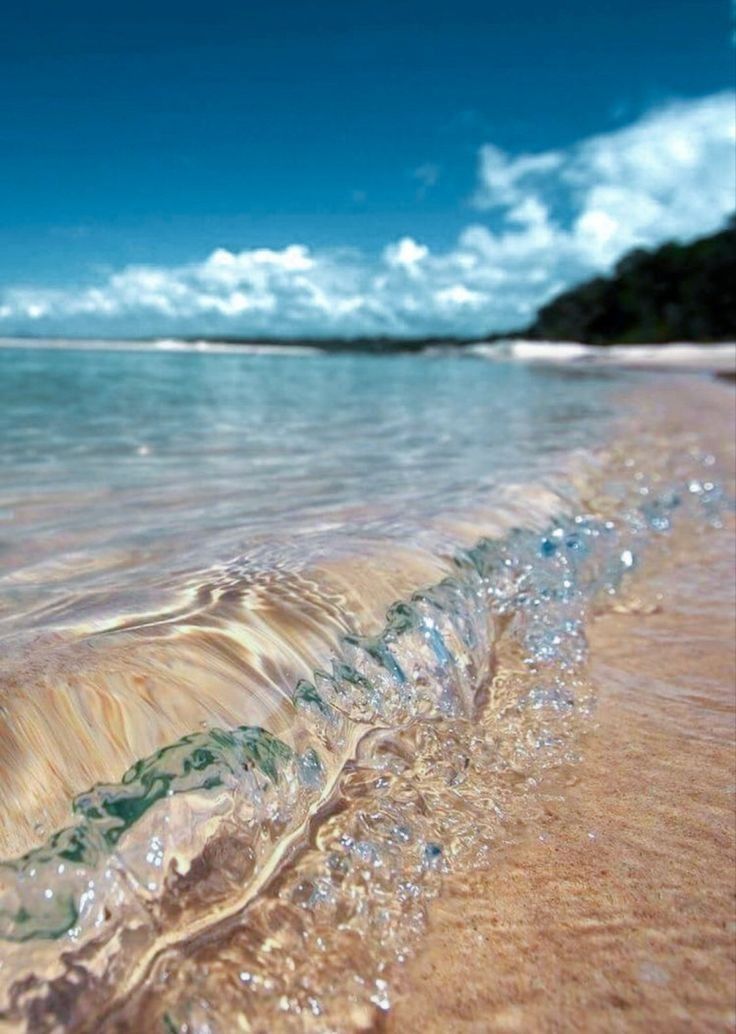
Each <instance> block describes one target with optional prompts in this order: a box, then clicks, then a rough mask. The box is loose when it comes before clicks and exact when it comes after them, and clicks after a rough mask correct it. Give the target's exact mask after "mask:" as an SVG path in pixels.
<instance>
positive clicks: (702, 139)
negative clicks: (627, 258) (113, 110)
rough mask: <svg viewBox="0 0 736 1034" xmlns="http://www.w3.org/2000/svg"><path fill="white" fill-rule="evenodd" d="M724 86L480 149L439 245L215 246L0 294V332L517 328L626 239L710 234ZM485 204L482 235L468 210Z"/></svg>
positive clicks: (727, 192)
mask: <svg viewBox="0 0 736 1034" xmlns="http://www.w3.org/2000/svg"><path fill="white" fill-rule="evenodd" d="M735 105H736V97H735V95H734V94H733V93H723V94H716V95H713V96H710V97H705V98H702V99H699V100H693V101H682V102H678V103H673V104H670V105H668V106H666V107H664V108H660V109H658V110H655V111H652V112H650V113H648V114H646V115H645V116H644V117H642V118H641V119H639V120H638V121H637V122H635V123H633V124H632V125H630V126H627V127H625V128H623V129H619V130H616V131H614V132H610V133H606V134H601V135H598V136H595V137H590V138H588V139H586V140H582V141H580V142H579V143H577V144H576V145H574V146H572V147H570V148H566V149H561V150H556V151H545V152H540V153H537V154H521V155H511V154H507V153H505V152H503V151H502V150H500V149H499V148H498V147H496V146H495V145H493V144H488V145H486V146H485V147H483V148H482V149H481V152H480V155H479V163H478V184H477V189H476V191H475V194H474V197H473V204H474V205H475V207H476V209H477V211H478V213H479V219H478V222H477V223H475V224H473V225H470V226H467V227H466V228H465V229H464V230H463V231H462V232H461V233H460V235H459V237H458V239H457V241H456V243H455V244H454V246H452V247H451V248H449V249H448V250H446V251H432V250H431V249H430V248H429V247H428V246H427V245H426V244H424V243H423V242H421V241H420V240H416V239H415V238H414V237H410V236H405V237H402V238H401V239H399V240H397V241H391V242H388V243H387V244H386V246H385V247H384V248H383V250H382V251H381V252H380V254H378V255H377V256H370V255H367V254H365V253H362V252H359V251H354V250H345V249H342V250H339V249H320V250H316V251H315V250H311V249H310V248H308V247H307V246H305V245H303V244H292V245H290V246H289V247H286V248H283V249H281V250H273V249H270V248H255V249H248V250H243V251H239V252H237V251H230V250H227V249H225V248H217V249H216V250H215V251H213V252H212V253H211V254H210V255H209V256H207V257H206V258H205V259H203V260H202V261H196V262H192V263H189V264H185V265H180V266H175V267H160V266H150V265H132V266H127V267H125V268H123V269H121V270H119V271H116V272H113V273H111V274H110V275H109V276H108V277H107V278H105V279H102V280H100V282H99V283H96V284H94V285H93V286H88V287H84V288H79V289H74V288H64V289H61V288H43V287H27V286H26V287H12V286H10V287H7V288H5V289H4V290H0V332H3V333H12V332H16V331H18V330H23V331H27V330H29V329H33V330H35V331H37V332H38V333H64V332H69V333H89V334H95V333H106V334H113V333H121V334H124V333H128V334H132V333H153V334H156V333H195V334H196V333H215V334H216V333H223V334H224V333H228V334H241V335H251V336H295V337H298V336H301V335H304V336H329V335H340V334H345V335H360V334H401V335H411V334H430V333H436V334H445V333H448V334H449V333H459V334H477V333H481V332H484V331H486V330H489V329H504V328H508V327H515V326H520V325H523V324H524V323H525V322H526V321H528V320H529V319H531V317H532V316H533V314H534V311H535V310H536V308H537V307H538V306H539V305H540V304H541V303H543V302H544V301H545V300H547V299H548V298H549V297H550V296H551V295H553V294H554V293H556V292H557V291H559V290H561V289H562V288H564V287H566V286H568V285H569V284H571V283H573V282H575V281H576V280H579V279H581V278H583V277H586V276H589V275H591V274H593V273H595V272H601V271H605V270H608V269H609V268H610V267H611V266H612V264H613V263H615V261H616V260H617V259H618V258H619V257H620V256H621V255H622V254H623V253H624V252H626V251H628V250H629V249H630V248H632V247H638V246H651V245H655V244H657V243H659V242H660V241H662V240H665V239H670V238H677V239H682V240H686V239H689V238H693V237H696V236H698V235H700V234H703V233H707V232H709V231H712V230H715V229H717V228H718V227H719V226H720V225H722V223H723V221H724V219H725V217H726V216H728V215H729V213H730V212H731V211H732V210H733V208H734V177H736V156H735V151H734V143H735V141H736V129H735V126H734V107H735ZM489 212H491V213H493V217H494V221H495V225H496V229H495V230H492V229H491V228H490V227H489V226H488V225H486V224H485V223H484V222H483V221H482V220H483V219H484V218H485V214H486V213H489ZM553 213H554V214H553Z"/></svg>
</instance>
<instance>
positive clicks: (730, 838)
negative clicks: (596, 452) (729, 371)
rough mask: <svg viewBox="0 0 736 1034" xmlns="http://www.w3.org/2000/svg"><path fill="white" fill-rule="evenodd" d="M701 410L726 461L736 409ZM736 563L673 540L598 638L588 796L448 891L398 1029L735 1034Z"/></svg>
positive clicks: (577, 775)
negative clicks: (634, 601) (731, 1033)
mask: <svg viewBox="0 0 736 1034" xmlns="http://www.w3.org/2000/svg"><path fill="white" fill-rule="evenodd" d="M714 387H715V386H714ZM719 387H720V386H719ZM724 390H728V389H724ZM699 397H700V401H701V402H702V401H704V398H705V399H707V401H708V403H711V404H714V408H713V409H711V410H710V411H709V412H708V417H707V419H708V420H709V421H710V424H711V428H710V430H711V432H712V437H713V439H714V440H719V441H720V444H721V446H723V445H724V444H725V445H726V447H728V439H727V438H725V437H724V436H725V435H728V436H729V437H730V435H731V429H732V428H733V395H731V396H730V397H728V396H727V395H724V394H723V393H720V394H719V393H715V392H711V393H710V394H708V393H706V395H705V396H703V395H700V396H699ZM697 398H698V395H697V393H696V394H695V395H694V396H693V403H695V402H696V400H697ZM702 412H703V411H702V410H701V417H700V422H702V421H703V417H702ZM688 415H689V416H692V413H690V414H687V413H686V412H683V411H682V410H680V411H679V412H678V410H677V408H676V407H675V408H673V407H671V408H670V413H669V418H670V419H671V420H673V421H675V422H678V421H682V420H685V419H687V418H688ZM735 551H736V546H735V538H734V533H733V527H731V528H730V529H727V530H725V531H722V532H720V533H719V535H718V536H716V537H711V538H710V540H706V539H701V540H699V541H698V542H696V543H693V542H690V541H688V540H687V538H686V537H683V536H679V537H678V536H675V537H674V539H673V541H672V543H671V550H668V551H667V553H666V554H665V553H662V554H661V555H660V556H659V557H657V558H655V559H654V560H653V561H652V562H651V563H648V564H647V565H645V567H644V569H643V570H642V571H641V572H640V574H639V576H638V577H637V578H636V579H635V581H634V584H633V585H632V587H631V589H632V597H633V598H634V599H636V596H637V593H639V594H640V600H639V604H640V605H638V606H637V605H634V606H633V607H632V608H631V609H630V611H629V612H628V613H627V612H614V613H608V614H604V615H601V616H600V617H599V618H598V619H597V620H596V621H595V622H594V625H593V628H592V630H591V637H590V638H591V648H592V650H591V657H592V674H593V678H594V679H595V681H596V683H597V687H598V692H599V700H600V703H599V707H598V711H597V721H596V727H595V728H594V729H593V730H592V731H591V732H590V733H589V734H588V736H587V737H586V740H585V742H584V744H583V754H584V761H583V763H582V764H581V765H580V766H579V767H578V769H577V770H576V771H575V772H573V773H568V776H567V779H568V780H569V781H570V782H571V783H572V784H573V785H554V784H551V785H550V786H548V788H547V795H546V819H545V822H544V824H543V828H542V829H541V832H540V830H538V829H537V830H535V836H534V839H530V840H528V841H527V842H524V843H521V844H519V845H517V846H516V847H512V848H509V849H508V850H507V851H506V852H505V853H504V854H503V855H500V856H498V857H497V859H496V863H495V864H494V865H493V866H491V867H489V868H487V869H485V870H484V871H477V872H474V873H471V874H463V875H462V876H460V875H458V876H457V877H454V878H451V879H450V880H448V883H447V885H446V887H445V889H444V892H443V894H442V896H441V897H440V898H439V899H438V900H437V901H436V902H435V903H434V905H433V906H432V908H431V910H430V924H429V932H428V934H427V936H426V937H425V938H424V939H423V941H422V943H421V946H420V948H419V951H418V954H417V955H416V956H415V957H414V959H413V960H412V961H411V962H410V963H409V964H408V965H407V967H406V968H405V970H404V971H403V972H402V973H401V974H400V976H399V977H398V980H397V984H396V990H397V993H396V995H395V999H394V1001H395V1005H394V1007H393V1008H392V1009H391V1011H390V1013H389V1014H388V1016H387V1017H386V1021H387V1022H386V1024H385V1029H387V1030H389V1031H392V1032H397V1034H398V1032H406V1031H415V1030H417V1031H418V1030H422V1031H430V1032H431V1031H438V1032H439V1031H443V1032H444V1031H458V1032H464V1031H468V1032H470V1031H472V1032H480V1031H535V1032H537V1031H543V1032H544V1031H550V1032H551V1031H631V1030H635V1031H638V1030H648V1031H668V1032H670V1031H683V1032H684V1031H693V1030H697V1031H729V1030H733V1029H734V1025H736V911H735V908H734V898H735V892H736V847H735V842H736V841H735V836H736V820H735V816H734V805H735V800H736V799H735V796H734V791H735V783H736V755H735V753H734V733H735V717H734V679H735V675H736V672H735V668H736V665H735V662H734V631H735V628H734V622H735V617H734V610H735V605H734V603H735V601H734V581H733V578H734V572H733V567H734V555H735ZM652 611H653V612H652ZM564 778H565V777H560V779H561V780H562V779H564ZM537 834H539V835H537Z"/></svg>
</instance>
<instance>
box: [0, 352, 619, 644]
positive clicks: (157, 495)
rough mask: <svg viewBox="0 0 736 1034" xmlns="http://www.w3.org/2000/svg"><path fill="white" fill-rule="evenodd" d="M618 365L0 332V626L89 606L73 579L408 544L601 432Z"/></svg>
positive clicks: (131, 593) (164, 585) (119, 597)
mask: <svg viewBox="0 0 736 1034" xmlns="http://www.w3.org/2000/svg"><path fill="white" fill-rule="evenodd" d="M615 383H616V381H615V379H612V378H610V377H606V378H603V379H595V378H594V377H592V376H589V377H585V376H584V377H579V376H577V377H566V376H564V375H560V374H555V373H552V372H546V371H540V370H538V369H535V368H531V367H524V366H521V365H511V364H508V365H504V364H491V363H487V362H484V361H482V360H472V359H464V360H457V359H455V358H452V357H450V358H445V357H432V358H430V357H422V358H417V357H400V356H397V357H385V358H376V359H373V358H370V357H356V356H346V357H344V358H342V357H334V356H329V357H325V356H312V355H304V356H299V357H295V358H290V357H286V356H283V355H277V356H271V355H244V354H231V355H228V354H225V355H223V354H215V355H207V354H198V353H189V354H187V353H184V354H182V353H169V352H164V353H161V352H155V351H148V352H145V351H136V352H130V351H79V350H71V349H70V350H60V349H56V350H52V349H45V350H37V349H33V350H31V349H26V350H19V349H12V350H11V349H7V350H0V442H1V443H2V449H1V450H0V636H2V634H3V631H4V630H5V629H8V630H10V629H12V630H19V629H27V628H28V627H29V626H31V625H36V624H39V623H45V624H53V623H54V622H63V621H68V620H71V619H72V618H73V616H74V615H75V614H78V613H79V612H80V609H82V610H85V612H89V608H88V604H89V603H90V601H89V600H85V594H87V593H95V594H97V598H98V602H99V605H100V608H101V610H102V611H104V612H105V613H108V614H114V612H115V611H116V610H119V611H120V612H125V611H126V610H127V609H129V608H130V607H131V606H132V607H133V608H134V609H135V608H136V607H138V606H139V605H140V603H141V602H142V601H143V600H144V599H145V601H146V605H147V606H151V607H155V606H156V605H157V598H156V597H157V594H160V596H161V597H165V595H166V593H167V591H168V590H169V589H171V587H172V584H173V583H174V582H175V581H176V578H177V577H181V573H182V571H183V570H184V569H206V568H207V567H208V566H209V565H210V564H212V563H214V562H216V561H218V560H220V561H221V560H227V559H230V558H232V557H233V556H235V555H241V556H246V557H247V556H255V555H257V556H258V558H259V563H261V564H263V565H265V566H268V564H269V562H270V559H271V558H272V559H273V561H274V562H278V563H279V564H288V563H289V562H292V563H294V564H296V565H302V564H303V563H304V562H305V557H306V556H307V554H308V553H309V550H310V549H312V548H314V549H317V550H324V549H326V548H327V549H329V548H330V540H332V542H334V543H335V544H336V543H337V542H338V541H341V540H343V541H342V545H343V546H344V547H345V546H346V542H345V541H344V540H347V545H348V546H349V540H350V537H351V535H354V534H358V533H359V534H360V535H370V534H371V533H376V534H380V535H381V536H384V537H385V536H387V537H389V538H395V539H396V540H397V541H400V542H406V541H408V540H410V538H411V536H412V535H413V534H415V533H417V532H418V531H421V530H422V529H423V528H424V527H426V525H427V523H428V521H429V520H430V519H431V518H432V517H433V516H435V515H437V514H441V513H447V512H459V513H461V512H462V511H463V510H465V509H467V508H469V507H470V508H472V507H474V506H475V505H476V504H477V503H478V501H479V500H480V499H485V498H486V497H487V496H488V494H489V493H492V492H493V490H494V488H498V487H499V486H504V485H507V484H509V483H510V482H526V481H534V480H539V479H541V478H546V477H550V476H553V475H554V474H555V473H556V472H557V471H558V470H559V469H560V458H561V457H564V456H565V455H566V454H567V453H568V452H569V450H571V449H573V448H578V447H582V446H586V445H589V444H590V443H591V441H593V440H595V439H596V438H597V437H599V436H600V435H601V434H602V433H603V430H604V425H605V421H606V418H607V417H608V416H609V415H610V414H611V412H612V406H611V402H610V397H611V388H612V387H613V386H614V385H615ZM297 539H299V541H297ZM317 539H319V542H318V543H317V541H316V540H317ZM269 550H270V551H271V552H270V553H269ZM103 596H104V599H103ZM160 602H162V603H164V602H165V600H164V599H161V601H160ZM92 606H94V604H92Z"/></svg>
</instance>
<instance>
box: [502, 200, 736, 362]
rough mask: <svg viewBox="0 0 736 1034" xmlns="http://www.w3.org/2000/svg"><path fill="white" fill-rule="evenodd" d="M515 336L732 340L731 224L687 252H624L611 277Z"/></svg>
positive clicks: (552, 307)
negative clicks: (626, 253)
mask: <svg viewBox="0 0 736 1034" xmlns="http://www.w3.org/2000/svg"><path fill="white" fill-rule="evenodd" d="M511 336H515V335H511ZM520 336H524V337H531V338H536V339H541V340H546V341H581V342H585V343H586V344H593V345H608V344H613V343H614V342H620V343H623V344H633V343H637V342H638V343H647V342H653V343H656V342H666V341H702V342H705V341H724V340H734V338H736V217H733V218H732V219H731V221H730V223H729V225H728V227H727V228H726V229H725V230H722V231H721V232H720V233H716V234H713V235H712V236H710V237H702V238H700V240H697V241H694V242H693V243H692V244H674V243H671V244H664V245H663V246H662V247H660V248H657V249H656V251H645V250H644V249H638V250H636V251H631V252H629V254H628V255H625V256H624V257H623V258H622V259H621V261H620V262H619V263H618V265H617V266H616V268H615V270H614V271H613V274H612V275H611V276H610V277H596V278H595V279H593V280H588V281H587V282H586V283H584V284H580V285H579V286H578V287H573V288H572V289H571V290H569V291H565V292H564V294H561V295H559V296H558V297H557V298H555V299H554V300H553V301H551V302H550V303H549V304H547V305H545V306H544V307H543V308H542V309H540V311H539V313H538V315H537V318H536V320H535V321H534V323H533V324H532V326H531V327H529V328H528V329H527V330H526V331H524V332H523V334H522V335H520Z"/></svg>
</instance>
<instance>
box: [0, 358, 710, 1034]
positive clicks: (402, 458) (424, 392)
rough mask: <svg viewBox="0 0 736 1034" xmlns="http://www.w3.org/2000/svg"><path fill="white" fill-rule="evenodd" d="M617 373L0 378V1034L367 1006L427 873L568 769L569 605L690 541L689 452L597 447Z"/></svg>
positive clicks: (225, 1021)
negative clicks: (651, 549) (675, 531)
mask: <svg viewBox="0 0 736 1034" xmlns="http://www.w3.org/2000/svg"><path fill="white" fill-rule="evenodd" d="M645 376H648V377H649V380H647V381H646V383H647V384H650V383H655V382H656V381H657V377H658V375H652V374H650V375H643V374H638V373H631V372H628V373H625V372H621V371H616V370H613V369H606V370H580V371H578V370H571V369H568V368H564V367H560V368H549V367H544V366H530V365H525V364H522V363H515V362H489V361H487V360H486V359H485V358H483V357H482V356H458V355H451V354H446V353H441V352H437V353H435V354H431V353H430V354H424V355H419V356H401V355H384V356H376V357H373V356H366V355H345V356H339V355H322V354H315V352H314V351H313V350H310V349H309V348H304V349H301V350H300V349H299V348H296V347H295V348H293V349H287V350H283V351H278V350H275V351H269V350H267V349H258V348H256V349H252V350H248V349H232V350H228V349H219V350H213V351H208V350H203V349H187V348H178V347H173V346H172V345H171V344H169V345H166V346H163V347H155V346H151V347H136V348H129V347H125V346H124V345H123V344H122V343H120V344H119V345H117V346H116V345H115V344H114V343H110V344H107V345H103V344H99V345H98V346H96V347H86V348H83V347H74V346H73V345H69V346H67V347H63V348H62V347H56V346H52V345H51V344H49V347H42V346H38V345H37V346H35V347H33V348H7V349H0V443H2V449H1V450H0V657H1V658H2V659H1V660H0V723H1V725H2V736H1V737H0V787H1V789H0V855H1V856H2V857H3V858H5V859H6V861H5V862H4V863H3V864H2V865H0V1018H2V1019H4V1020H5V1021H6V1022H7V1023H8V1024H11V1025H15V1026H16V1027H17V1028H18V1029H24V1027H25V1025H30V1028H31V1029H34V1030H47V1029H48V1030H55V1029H69V1030H71V1029H74V1030H77V1029H79V1030H83V1029H95V1030H100V1029H110V1030H116V1029H149V1028H150V1029H161V1030H176V1031H182V1032H183V1031H188V1032H189V1031H194V1030H196V1031H202V1032H204V1031H205V1030H206V1031H215V1030H223V1031H226V1030H233V1029H240V1028H237V1027H236V1022H237V1023H239V1024H240V1027H241V1028H242V1029H248V1030H272V1029H282V1028H283V1029H294V1030H321V1029H340V1023H337V1025H336V1026H335V1022H336V1021H334V1017H335V1016H342V1017H343V1018H344V1017H346V1016H348V1015H353V1014H352V1012H351V1010H353V1011H354V1012H355V1017H357V1018H356V1019H355V1023H353V1022H352V1020H351V1021H350V1022H349V1023H348V1022H347V1020H346V1025H347V1026H348V1027H350V1026H353V1027H356V1026H358V1027H359V1026H360V1022H362V1021H361V1020H360V1017H361V1016H362V1015H363V1013H364V1012H365V1010H366V1009H367V1010H368V1013H369V1012H370V1010H371V1009H373V1008H378V1009H381V1008H383V1005H382V1001H383V999H382V996H384V997H386V996H387V995H388V990H387V986H388V985H387V983H386V979H385V971H386V967H387V966H388V965H389V962H390V960H391V959H395V958H397V957H402V956H406V954H407V953H409V952H410V951H411V944H412V943H413V940H414V939H415V938H416V937H418V936H419V935H420V932H421V928H422V924H423V922H424V912H425V908H426V904H427V901H429V900H431V897H432V896H433V895H434V894H436V893H437V888H438V886H439V883H440V882H441V879H442V877H443V873H445V872H447V871H451V870H452V868H453V866H454V865H456V864H461V863H462V859H465V860H466V861H467V859H468V858H472V859H475V861H476V862H477V860H478V859H479V858H488V857H489V855H490V854H492V853H493V850H494V845H495V844H497V843H498V841H499V838H501V839H503V838H508V837H509V836H512V835H513V833H512V832H510V831H512V830H513V829H514V828H516V827H517V826H524V825H528V824H530V823H533V822H534V817H535V807H536V805H535V798H534V792H533V789H534V784H535V781H536V780H538V778H540V777H541V774H542V773H543V772H544V771H546V770H547V769H548V768H554V767H559V766H565V765H572V764H574V763H575V758H576V751H577V747H576V742H577V740H576V737H577V736H578V733H579V730H580V728H581V726H583V725H585V723H586V722H587V721H589V720H590V715H591V713H592V709H593V703H594V697H595V692H594V688H593V687H592V686H591V685H590V683H589V680H588V679H587V676H586V662H587V646H586V622H587V621H588V618H589V616H590V613H591V611H592V609H593V608H594V607H595V606H598V603H599V601H600V599H601V598H608V599H610V598H614V597H617V594H618V593H619V592H620V591H621V586H622V584H624V583H625V580H626V577H627V574H628V572H630V571H631V570H632V569H633V568H635V567H636V565H637V564H638V559H639V555H640V553H642V552H643V551H645V550H646V548H648V543H649V541H650V539H651V540H657V539H658V538H659V537H661V536H662V535H666V533H667V532H668V531H669V529H670V527H671V526H672V523H673V522H674V520H675V519H676V516H677V515H678V514H679V513H681V512H683V513H690V511H691V510H692V512H693V513H694V514H695V516H692V515H691V516H690V518H688V519H692V520H696V519H697V520H698V521H700V522H701V523H703V522H705V524H708V526H711V525H713V526H715V525H717V524H718V522H719V520H720V516H719V514H720V508H721V507H722V506H723V505H724V497H723V492H722V490H721V487H720V484H719V482H718V480H717V479H716V477H715V475H714V473H713V469H714V464H715V462H716V460H715V458H714V457H713V456H712V455H711V454H710V453H708V452H707V451H706V450H703V449H700V448H699V446H698V445H697V442H695V441H690V442H689V443H688V444H687V446H686V447H683V448H680V447H679V446H678V448H677V449H674V450H670V452H669V453H667V457H666V461H665V459H662V456H664V451H663V450H662V448H659V447H658V448H657V449H654V450H652V449H651V448H650V446H651V440H650V439H648V438H647V437H646V435H644V434H642V435H641V437H639V438H637V437H636V436H634V437H633V438H632V439H631V442H632V444H631V447H630V448H629V449H628V451H626V450H625V451H624V452H622V451H621V450H619V451H616V449H613V450H612V449H611V444H610V443H611V442H612V441H614V440H616V438H617V436H619V437H620V435H621V427H622V424H623V423H625V420H624V417H625V415H626V412H627V410H626V402H625V400H626V399H627V398H628V397H629V396H631V395H632V394H635V393H636V392H641V391H642V385H643V384H644V383H645V380H644V377H645ZM661 444H662V443H661V442H659V443H658V445H659V446H661ZM660 459H661V462H660ZM693 508H694V509H693ZM597 601H598V602H597ZM462 864H465V863H462ZM336 931H339V933H336ZM331 937H332V938H333V940H332V941H331V940H330V938H331ZM361 1010H363V1012H361ZM368 1013H366V1015H368ZM143 1017H145V1022H144V1019H143ZM330 1017H333V1019H332V1020H330ZM330 1023H333V1026H330Z"/></svg>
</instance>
